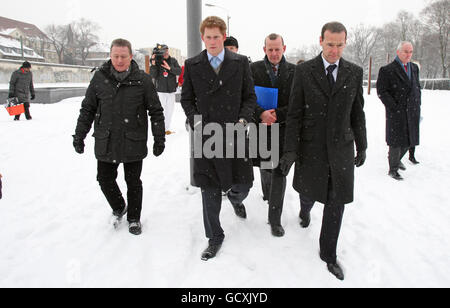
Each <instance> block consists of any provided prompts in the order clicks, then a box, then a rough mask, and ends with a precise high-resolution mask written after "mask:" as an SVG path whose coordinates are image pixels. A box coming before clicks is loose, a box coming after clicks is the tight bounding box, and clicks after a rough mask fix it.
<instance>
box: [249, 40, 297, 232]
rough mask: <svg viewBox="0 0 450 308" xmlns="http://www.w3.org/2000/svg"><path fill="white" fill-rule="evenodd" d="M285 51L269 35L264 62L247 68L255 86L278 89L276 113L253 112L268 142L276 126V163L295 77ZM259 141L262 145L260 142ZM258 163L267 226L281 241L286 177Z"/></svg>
mask: <svg viewBox="0 0 450 308" xmlns="http://www.w3.org/2000/svg"><path fill="white" fill-rule="evenodd" d="M285 51H286V45H285V44H284V39H283V37H282V36H281V35H279V34H275V33H272V34H270V35H268V36H267V37H266V39H265V41H264V53H265V54H266V56H265V57H264V60H262V61H258V62H254V63H252V64H251V66H250V67H251V70H252V75H253V81H254V82H255V86H259V87H264V88H275V89H278V106H277V108H276V109H270V110H264V109H263V108H262V107H260V106H259V105H257V106H256V109H255V122H256V123H262V124H264V125H267V129H268V138H267V140H271V134H272V131H271V127H272V125H273V124H275V123H276V124H278V125H279V136H277V140H278V141H279V144H278V146H279V147H278V148H279V152H280V153H278V155H277V159H279V158H280V157H281V155H282V154H283V146H284V134H285V130H286V117H287V112H288V108H289V97H290V95H291V88H292V80H293V79H294V73H295V65H294V64H292V63H289V62H287V61H286V58H285V57H284V52H285ZM258 135H260V134H258ZM259 141H260V142H262V140H259ZM272 150H273V149H272ZM272 159H273V158H272ZM260 160H261V157H258V159H255V160H254V165H255V166H259V167H260V171H261V172H260V173H261V184H262V190H263V199H264V200H268V201H269V224H270V226H271V231H272V235H273V236H277V237H282V236H283V235H284V229H283V227H282V225H281V214H282V211H283V203H284V194H285V192H286V176H285V175H283V174H282V173H281V170H280V168H279V165H278V162H273V164H272V167H275V168H272V169H265V168H263V167H262V166H261V161H260ZM275 163H276V166H275Z"/></svg>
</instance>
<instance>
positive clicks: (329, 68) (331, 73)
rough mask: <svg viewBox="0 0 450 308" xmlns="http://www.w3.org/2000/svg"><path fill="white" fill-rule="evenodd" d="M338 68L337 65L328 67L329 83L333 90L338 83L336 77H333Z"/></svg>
mask: <svg viewBox="0 0 450 308" xmlns="http://www.w3.org/2000/svg"><path fill="white" fill-rule="evenodd" d="M336 68H337V65H336V64H333V65H330V66H328V67H327V72H328V75H327V78H328V83H329V84H330V88H331V89H333V88H334V85H335V84H336V81H335V80H334V76H333V72H334V70H335V69H336Z"/></svg>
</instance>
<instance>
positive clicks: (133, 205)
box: [73, 39, 165, 235]
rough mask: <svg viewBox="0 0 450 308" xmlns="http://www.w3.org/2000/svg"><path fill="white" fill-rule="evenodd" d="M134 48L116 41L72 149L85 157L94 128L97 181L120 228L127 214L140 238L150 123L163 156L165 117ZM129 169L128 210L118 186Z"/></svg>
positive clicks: (91, 92) (86, 105)
mask: <svg viewBox="0 0 450 308" xmlns="http://www.w3.org/2000/svg"><path fill="white" fill-rule="evenodd" d="M132 58H133V56H132V49H131V44H130V42H128V41H127V40H123V39H117V40H115V41H113V43H112V45H111V60H110V61H108V62H106V63H105V64H103V66H102V67H101V68H100V69H99V70H98V71H97V72H96V73H95V75H94V77H93V78H92V81H91V83H90V85H89V88H88V90H87V92H86V97H85V99H84V101H83V103H82V106H81V111H80V116H79V118H78V124H77V127H76V131H75V135H74V136H73V137H74V140H73V145H74V147H75V150H76V152H77V153H79V154H82V153H83V152H84V139H85V138H86V135H87V134H88V133H89V131H90V129H91V126H92V123H93V122H94V135H93V136H94V137H95V155H96V158H97V160H98V175H97V180H98V182H99V183H100V187H101V189H102V191H103V193H104V195H105V197H106V199H107V200H108V203H109V205H110V206H111V208H112V210H113V216H114V217H115V218H116V219H117V221H116V222H120V220H121V218H122V217H123V216H124V215H125V214H127V212H128V217H127V218H128V222H129V231H130V233H132V234H134V235H140V234H141V232H142V226H141V222H140V218H141V211H142V197H143V192H142V182H141V179H140V177H141V172H142V165H143V160H144V158H145V157H147V153H148V149H147V139H148V120H147V112H148V115H149V116H150V117H151V127H152V133H153V137H154V146H153V154H154V156H156V157H158V156H160V155H161V154H162V153H163V152H164V148H165V131H164V113H163V109H162V107H161V103H160V102H159V98H158V95H157V93H156V90H155V87H154V85H153V83H152V80H151V78H150V76H148V75H147V74H145V73H144V72H143V71H141V70H140V69H139V66H138V65H137V63H136V62H135V61H134V60H133V59H132ZM121 163H122V164H123V165H124V169H125V181H126V183H127V187H128V193H127V197H128V206H127V204H126V203H125V200H124V198H123V197H122V193H121V191H120V189H119V187H118V185H117V182H116V179H117V169H118V167H119V165H120V164H121Z"/></svg>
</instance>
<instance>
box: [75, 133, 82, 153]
mask: <svg viewBox="0 0 450 308" xmlns="http://www.w3.org/2000/svg"><path fill="white" fill-rule="evenodd" d="M73 147H74V148H75V152H77V153H78V154H83V153H84V140H83V138H80V137H78V136H77V135H73Z"/></svg>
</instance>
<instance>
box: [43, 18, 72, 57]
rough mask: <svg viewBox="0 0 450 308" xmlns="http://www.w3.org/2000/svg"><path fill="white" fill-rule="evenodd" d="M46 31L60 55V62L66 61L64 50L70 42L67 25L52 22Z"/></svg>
mask: <svg viewBox="0 0 450 308" xmlns="http://www.w3.org/2000/svg"><path fill="white" fill-rule="evenodd" d="M45 33H46V34H47V36H48V38H49V39H50V41H51V42H52V44H53V47H55V50H56V53H57V55H58V62H59V63H60V64H62V63H64V52H65V49H66V47H67V44H68V40H67V26H60V25H55V24H51V25H48V26H47V27H45Z"/></svg>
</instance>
